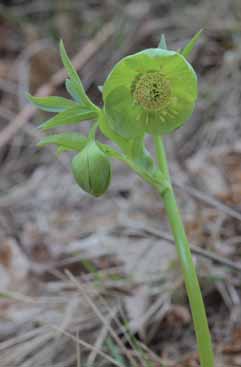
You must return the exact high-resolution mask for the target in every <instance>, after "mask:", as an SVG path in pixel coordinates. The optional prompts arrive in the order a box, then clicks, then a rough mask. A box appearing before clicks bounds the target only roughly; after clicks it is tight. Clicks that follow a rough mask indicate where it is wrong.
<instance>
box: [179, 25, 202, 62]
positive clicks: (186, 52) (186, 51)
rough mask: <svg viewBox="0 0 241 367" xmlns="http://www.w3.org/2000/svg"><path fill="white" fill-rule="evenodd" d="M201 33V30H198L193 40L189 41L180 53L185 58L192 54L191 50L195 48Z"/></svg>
mask: <svg viewBox="0 0 241 367" xmlns="http://www.w3.org/2000/svg"><path fill="white" fill-rule="evenodd" d="M202 32H203V29H200V31H198V32H197V33H196V34H195V35H194V36H193V38H192V39H191V41H189V42H188V44H187V45H186V46H185V47H184V49H183V50H182V51H181V54H182V55H183V56H184V57H185V58H188V56H189V55H190V53H191V52H192V50H193V48H194V47H195V46H196V43H197V41H198V40H199V38H200V36H201V34H202Z"/></svg>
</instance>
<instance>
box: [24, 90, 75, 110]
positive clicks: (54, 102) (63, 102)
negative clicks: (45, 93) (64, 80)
mask: <svg viewBox="0 0 241 367" xmlns="http://www.w3.org/2000/svg"><path fill="white" fill-rule="evenodd" d="M26 97H27V99H28V100H29V102H31V103H32V104H34V105H35V106H36V107H38V108H40V109H41V110H43V111H48V112H62V111H65V110H66V109H68V108H71V107H74V106H76V103H75V102H73V101H71V100H69V99H67V98H64V97H54V96H50V97H34V96H31V94H29V93H26Z"/></svg>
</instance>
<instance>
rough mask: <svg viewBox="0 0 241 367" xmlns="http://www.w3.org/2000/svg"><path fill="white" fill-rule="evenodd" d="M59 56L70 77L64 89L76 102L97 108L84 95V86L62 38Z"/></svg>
mask: <svg viewBox="0 0 241 367" xmlns="http://www.w3.org/2000/svg"><path fill="white" fill-rule="evenodd" d="M60 56H61V59H62V62H63V64H64V67H65V69H66V71H67V73H68V75H69V77H70V81H68V82H67V81H66V89H67V90H68V92H69V93H70V95H71V96H72V97H73V98H74V99H75V100H77V101H78V102H81V103H83V104H85V105H86V106H88V107H89V106H91V107H92V108H94V109H97V107H96V106H95V105H94V104H93V103H92V102H91V100H90V99H89V97H88V96H87V95H86V93H85V90H84V86H83V84H82V82H81V80H80V77H79V75H78V73H77V71H76V70H75V68H74V65H73V64H72V62H71V60H70V59H69V57H68V55H67V53H66V50H65V48H64V43H63V41H62V40H61V41H60Z"/></svg>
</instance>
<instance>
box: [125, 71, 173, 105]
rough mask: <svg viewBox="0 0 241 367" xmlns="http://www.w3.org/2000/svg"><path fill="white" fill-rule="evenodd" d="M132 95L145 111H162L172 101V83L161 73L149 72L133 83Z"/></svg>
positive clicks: (138, 77)
mask: <svg viewBox="0 0 241 367" xmlns="http://www.w3.org/2000/svg"><path fill="white" fill-rule="evenodd" d="M131 93H132V96H133V98H134V100H135V102H136V103H137V104H139V105H141V106H142V107H143V108H144V109H146V110H149V111H153V110H160V109H161V108H163V107H164V106H166V105H167V104H168V102H169V100H170V96H171V88H170V82H169V80H168V79H166V78H165V76H164V75H163V74H162V73H161V72H159V71H149V72H147V73H145V74H140V75H138V76H137V77H136V79H135V80H134V81H133V83H132V86H131Z"/></svg>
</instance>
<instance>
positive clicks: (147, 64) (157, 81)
mask: <svg viewBox="0 0 241 367" xmlns="http://www.w3.org/2000/svg"><path fill="white" fill-rule="evenodd" d="M103 99H104V111H105V115H106V119H107V122H108V124H109V126H110V128H111V129H112V130H114V131H115V132H116V133H117V134H119V135H121V136H122V137H124V138H127V139H130V138H134V137H137V136H142V135H143V133H149V134H166V133H170V132H171V131H173V130H175V129H176V128H178V127H179V126H181V125H182V124H183V123H184V122H185V121H186V120H187V119H188V118H189V117H190V116H191V114H192V112H193V109H194V106H195V101H196V99H197V77H196V74H195V71H194V70H193V68H192V66H191V65H190V64H189V63H188V61H187V60H186V59H185V57H184V56H182V55H181V54H179V53H177V52H174V51H169V50H164V49H158V48H157V49H147V50H144V51H141V52H138V53H136V54H134V55H131V56H127V57H125V58H123V59H122V60H121V61H120V62H119V63H117V64H116V65H115V67H114V68H113V70H112V71H111V73H110V74H109V76H108V78H107V80H106V82H105V84H104V86H103Z"/></svg>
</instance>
